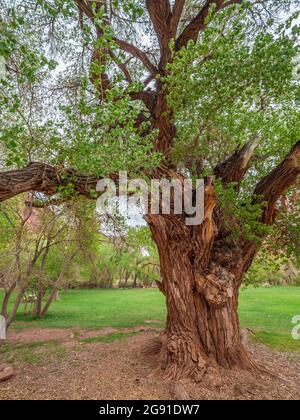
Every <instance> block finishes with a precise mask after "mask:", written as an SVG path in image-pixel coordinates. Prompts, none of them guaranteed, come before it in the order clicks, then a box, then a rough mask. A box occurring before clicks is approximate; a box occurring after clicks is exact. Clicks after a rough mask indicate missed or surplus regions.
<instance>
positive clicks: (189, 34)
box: [176, 0, 243, 51]
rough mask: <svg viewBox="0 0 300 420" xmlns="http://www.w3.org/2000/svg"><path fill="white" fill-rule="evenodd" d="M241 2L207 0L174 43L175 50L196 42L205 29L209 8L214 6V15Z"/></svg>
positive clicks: (238, 0)
mask: <svg viewBox="0 0 300 420" xmlns="http://www.w3.org/2000/svg"><path fill="white" fill-rule="evenodd" d="M242 1H243V0H230V1H224V0H207V1H206V3H205V4H204V6H203V7H202V9H201V10H200V12H199V13H198V14H197V16H195V17H194V19H193V20H191V22H190V23H189V24H188V25H187V26H186V28H185V29H184V30H183V32H182V34H181V35H180V36H179V38H178V39H177V41H176V50H177V51H178V50H180V49H181V48H184V47H185V46H186V45H187V43H188V42H189V41H194V42H196V41H197V39H198V36H199V33H200V32H201V31H203V30H204V29H205V28H206V18H207V17H208V14H209V11H210V8H211V6H213V5H215V9H214V11H213V14H216V13H217V12H219V11H220V10H222V9H225V8H226V7H229V6H232V5H234V4H241V3H242Z"/></svg>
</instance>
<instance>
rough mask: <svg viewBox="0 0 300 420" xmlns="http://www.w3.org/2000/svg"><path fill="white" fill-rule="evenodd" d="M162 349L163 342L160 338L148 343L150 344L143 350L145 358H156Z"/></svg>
mask: <svg viewBox="0 0 300 420" xmlns="http://www.w3.org/2000/svg"><path fill="white" fill-rule="evenodd" d="M161 347H162V341H161V339H160V337H155V339H153V340H150V341H148V343H147V344H146V345H145V346H144V347H143V348H142V349H141V354H142V355H143V356H155V355H157V354H159V353H160V351H161Z"/></svg>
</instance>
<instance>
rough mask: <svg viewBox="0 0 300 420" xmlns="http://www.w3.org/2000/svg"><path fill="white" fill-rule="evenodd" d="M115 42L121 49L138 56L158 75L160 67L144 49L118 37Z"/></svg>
mask: <svg viewBox="0 0 300 420" xmlns="http://www.w3.org/2000/svg"><path fill="white" fill-rule="evenodd" d="M114 42H115V43H116V44H117V45H118V46H119V47H120V48H121V50H123V51H125V52H127V53H129V54H131V55H133V56H134V57H136V58H138V59H139V60H140V61H141V62H142V63H143V64H144V66H145V67H146V69H147V70H148V71H149V72H150V73H151V74H152V75H153V76H156V75H157V74H158V69H157V68H156V66H155V65H154V64H152V63H151V61H150V59H149V57H148V56H147V54H146V53H145V52H144V51H142V50H140V49H139V48H138V47H136V46H134V45H132V44H129V43H128V42H126V41H123V40H121V39H118V38H114Z"/></svg>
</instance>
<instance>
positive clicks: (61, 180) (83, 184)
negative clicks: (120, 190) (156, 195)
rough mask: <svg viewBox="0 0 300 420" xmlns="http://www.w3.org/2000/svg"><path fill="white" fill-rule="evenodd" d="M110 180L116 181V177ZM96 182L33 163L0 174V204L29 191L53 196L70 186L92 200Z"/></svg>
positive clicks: (63, 169)
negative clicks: (60, 189) (59, 190)
mask: <svg viewBox="0 0 300 420" xmlns="http://www.w3.org/2000/svg"><path fill="white" fill-rule="evenodd" d="M111 178H112V179H113V180H115V181H117V176H111ZM98 181H99V178H95V177H90V176H83V175H80V174H78V173H77V172H76V171H74V170H71V169H65V168H56V167H53V166H50V165H46V164H43V163H38V162H33V163H30V164H29V165H28V166H27V167H26V168H24V169H19V170H15V171H8V172H2V173H0V202H1V201H5V200H7V199H9V198H12V197H15V196H16V195H18V194H21V193H25V192H29V191H36V192H41V193H44V194H46V195H48V196H51V195H55V194H56V193H57V192H58V189H59V188H62V187H65V186H67V185H72V186H73V188H74V191H75V193H77V194H79V195H84V196H86V197H88V198H94V196H93V194H92V191H95V190H96V187H97V182H98Z"/></svg>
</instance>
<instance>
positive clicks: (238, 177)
mask: <svg viewBox="0 0 300 420" xmlns="http://www.w3.org/2000/svg"><path fill="white" fill-rule="evenodd" d="M258 143H259V137H258V136H255V137H254V138H253V139H252V140H250V141H249V142H248V143H246V144H245V145H244V146H243V147H242V148H240V147H239V148H238V149H236V150H235V152H234V153H233V154H232V155H231V156H230V157H229V158H228V159H226V160H225V161H224V162H222V163H220V164H219V165H218V166H216V167H215V170H214V174H215V176H216V177H217V178H220V179H222V181H223V184H230V183H231V182H237V183H240V182H241V181H242V179H243V178H244V176H245V174H246V172H247V171H248V169H249V166H250V162H251V159H252V157H253V154H254V152H255V149H256V148H257V146H258Z"/></svg>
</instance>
